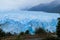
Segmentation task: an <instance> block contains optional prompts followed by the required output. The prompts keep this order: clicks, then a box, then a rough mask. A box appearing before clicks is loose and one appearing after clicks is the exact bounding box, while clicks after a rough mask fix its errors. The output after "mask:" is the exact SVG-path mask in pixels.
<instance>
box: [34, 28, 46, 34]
mask: <svg viewBox="0 0 60 40" xmlns="http://www.w3.org/2000/svg"><path fill="white" fill-rule="evenodd" d="M42 33H46V31H45V30H44V29H43V28H38V29H36V31H35V34H42Z"/></svg>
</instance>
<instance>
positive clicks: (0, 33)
mask: <svg viewBox="0 0 60 40" xmlns="http://www.w3.org/2000/svg"><path fill="white" fill-rule="evenodd" d="M3 36H5V32H4V31H3V30H2V29H1V28H0V37H3Z"/></svg>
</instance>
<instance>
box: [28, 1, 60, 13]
mask: <svg viewBox="0 0 60 40" xmlns="http://www.w3.org/2000/svg"><path fill="white" fill-rule="evenodd" d="M28 10H29V11H44V12H50V13H60V0H54V1H53V2H51V3H48V4H39V5H37V6H34V7H32V8H30V9H28Z"/></svg>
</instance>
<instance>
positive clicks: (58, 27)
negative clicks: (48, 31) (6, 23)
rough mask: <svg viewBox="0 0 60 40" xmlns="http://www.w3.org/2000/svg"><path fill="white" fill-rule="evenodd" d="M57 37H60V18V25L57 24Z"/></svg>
mask: <svg viewBox="0 0 60 40" xmlns="http://www.w3.org/2000/svg"><path fill="white" fill-rule="evenodd" d="M56 32H57V36H58V37H60V18H58V24H57V30H56Z"/></svg>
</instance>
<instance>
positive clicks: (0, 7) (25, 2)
mask: <svg viewBox="0 0 60 40" xmlns="http://www.w3.org/2000/svg"><path fill="white" fill-rule="evenodd" d="M51 1H53V0H0V11H8V10H17V9H24V8H29V7H32V6H35V5H38V4H40V3H49V2H51Z"/></svg>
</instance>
